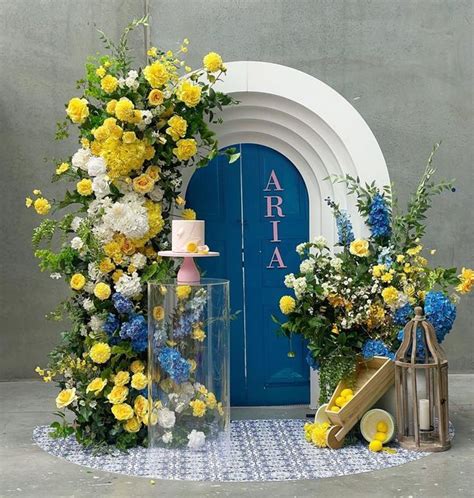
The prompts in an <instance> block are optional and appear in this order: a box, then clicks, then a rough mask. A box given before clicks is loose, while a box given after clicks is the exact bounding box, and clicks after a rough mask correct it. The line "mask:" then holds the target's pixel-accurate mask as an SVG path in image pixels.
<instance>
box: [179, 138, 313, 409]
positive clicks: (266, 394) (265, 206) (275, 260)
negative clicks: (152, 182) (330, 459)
mask: <svg viewBox="0 0 474 498" xmlns="http://www.w3.org/2000/svg"><path fill="white" fill-rule="evenodd" d="M240 148H241V158H240V160H239V161H238V162H237V163H234V164H231V165H229V164H228V163H227V159H226V158H217V159H215V160H214V161H212V162H211V163H210V164H209V165H208V166H207V167H206V168H202V169H200V170H198V171H197V172H196V173H195V174H194V175H193V177H192V179H191V181H190V184H189V187H188V192H187V195H186V198H187V201H188V206H189V207H191V208H193V209H195V210H196V212H197V215H198V218H199V219H204V220H205V221H206V243H207V244H208V245H209V247H210V248H211V249H213V250H218V251H220V252H221V256H220V257H219V258H212V259H211V258H210V259H209V260H205V261H203V263H202V268H203V270H205V271H206V275H207V276H210V277H221V278H228V279H229V280H230V281H231V307H232V311H233V312H235V311H238V310H241V313H239V315H238V316H237V319H236V320H234V321H232V322H231V402H232V404H233V405H237V404H239V405H278V404H294V403H307V402H308V400H309V368H308V366H307V364H306V362H305V356H306V353H305V344H304V343H303V341H302V340H301V339H300V338H294V340H293V350H294V351H295V352H296V358H289V357H288V354H287V353H288V341H287V340H286V339H285V338H282V337H279V336H277V335H276V334H275V330H276V325H275V324H274V323H273V321H272V320H271V315H272V314H274V315H276V316H279V317H280V318H281V319H283V317H282V315H281V313H280V311H279V310H278V301H279V299H280V297H281V296H282V295H283V294H286V293H287V289H286V288H285V287H284V285H283V279H284V276H285V275H286V274H287V273H289V272H290V271H295V270H297V268H298V265H299V257H298V255H297V254H296V252H295V247H296V245H297V244H299V243H300V242H302V241H305V240H308V226H309V219H308V217H309V213H308V195H307V191H306V186H305V185H304V182H303V179H302V177H301V175H300V174H299V172H298V170H297V169H296V168H295V166H294V165H293V164H292V163H291V162H290V161H289V160H288V159H287V158H285V157H284V156H282V155H281V154H280V153H278V152H276V151H274V150H273V149H270V148H268V147H264V146H261V145H255V144H242V145H241V146H240ZM215 189H217V190H218V191H219V192H215Z"/></svg>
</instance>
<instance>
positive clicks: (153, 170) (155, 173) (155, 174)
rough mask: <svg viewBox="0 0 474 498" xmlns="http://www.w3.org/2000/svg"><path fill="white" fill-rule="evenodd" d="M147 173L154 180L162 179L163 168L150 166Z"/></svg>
mask: <svg viewBox="0 0 474 498" xmlns="http://www.w3.org/2000/svg"><path fill="white" fill-rule="evenodd" d="M145 173H146V174H147V175H148V176H149V177H150V178H151V179H152V180H153V181H154V182H156V181H157V180H159V179H160V173H161V169H160V167H159V166H148V168H147V169H146V171H145Z"/></svg>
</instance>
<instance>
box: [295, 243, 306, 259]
mask: <svg viewBox="0 0 474 498" xmlns="http://www.w3.org/2000/svg"><path fill="white" fill-rule="evenodd" d="M305 247H306V243H305V242H302V243H301V244H298V245H297V246H296V252H297V253H298V254H299V255H300V256H303V254H304V250H305Z"/></svg>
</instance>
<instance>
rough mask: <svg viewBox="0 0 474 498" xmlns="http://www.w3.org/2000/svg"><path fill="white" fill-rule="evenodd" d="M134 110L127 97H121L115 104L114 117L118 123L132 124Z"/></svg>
mask: <svg viewBox="0 0 474 498" xmlns="http://www.w3.org/2000/svg"><path fill="white" fill-rule="evenodd" d="M134 108H135V106H134V105H133V102H132V101H131V100H129V99H127V97H122V98H121V99H120V100H119V101H118V102H117V103H116V104H115V115H116V116H117V118H118V119H120V121H125V122H126V123H128V122H132V121H133V120H134V119H135V113H134Z"/></svg>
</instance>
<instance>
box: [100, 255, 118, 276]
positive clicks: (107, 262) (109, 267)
mask: <svg viewBox="0 0 474 498" xmlns="http://www.w3.org/2000/svg"><path fill="white" fill-rule="evenodd" d="M99 270H100V271H101V272H102V273H109V272H111V271H113V270H115V265H114V263H113V262H112V260H111V259H110V258H104V259H103V260H102V261H101V262H100V263H99Z"/></svg>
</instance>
